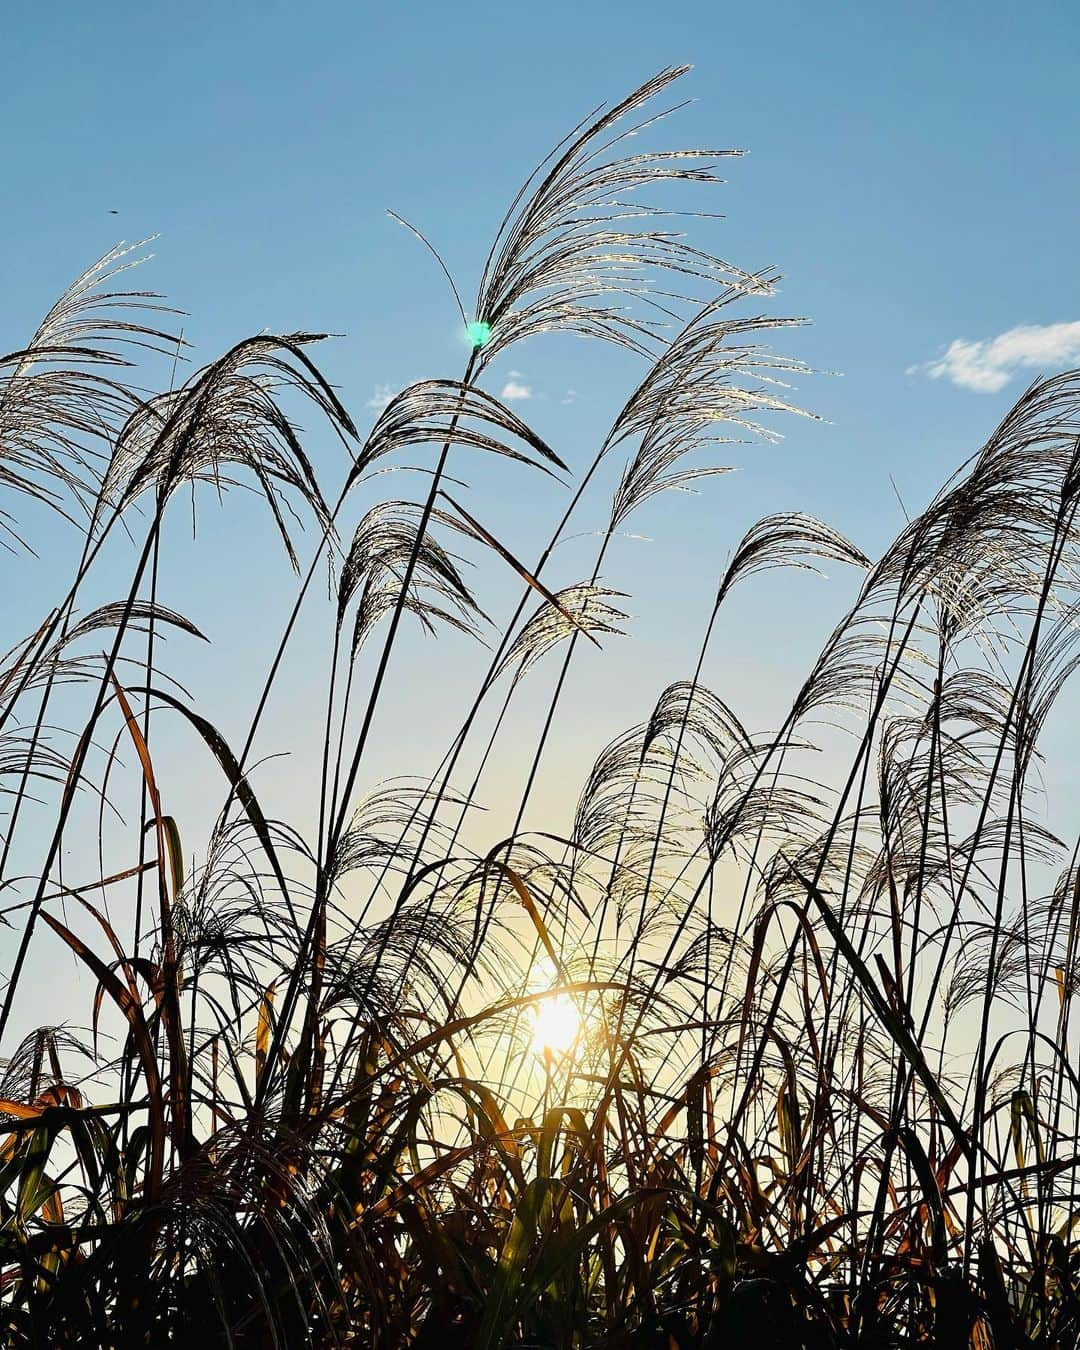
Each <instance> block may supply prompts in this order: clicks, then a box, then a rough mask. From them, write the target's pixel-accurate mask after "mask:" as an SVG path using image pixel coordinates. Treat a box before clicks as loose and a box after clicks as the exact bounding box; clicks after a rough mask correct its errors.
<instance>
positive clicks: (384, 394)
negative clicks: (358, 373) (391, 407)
mask: <svg viewBox="0 0 1080 1350" xmlns="http://www.w3.org/2000/svg"><path fill="white" fill-rule="evenodd" d="M397 392H398V391H397V389H396V388H395V386H394V385H392V384H377V385H376V386H375V391H374V393H373V394H372V395H371V397H370V398H369V399H368V401H367V407H369V408H374V409H375V411H376V412H382V411H383V409H384V408H385V407H386V406H387V404H389V403H390V402H391V400H392V399H393V397H394V395H395V394H396V393H397Z"/></svg>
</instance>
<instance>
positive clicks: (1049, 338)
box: [908, 321, 1080, 394]
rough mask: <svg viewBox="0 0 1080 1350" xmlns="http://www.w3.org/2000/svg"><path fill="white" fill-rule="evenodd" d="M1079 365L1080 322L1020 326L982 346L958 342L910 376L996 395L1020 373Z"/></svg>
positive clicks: (918, 367) (914, 367)
mask: <svg viewBox="0 0 1080 1350" xmlns="http://www.w3.org/2000/svg"><path fill="white" fill-rule="evenodd" d="M1078 361H1080V321H1076V322H1073V323H1047V324H1021V325H1020V326H1019V327H1017V328H1010V329H1008V330H1007V331H1006V332H1004V333H999V334H998V335H997V337H992V338H984V339H983V340H982V341H981V342H966V341H965V340H964V339H963V338H956V339H955V340H954V341H953V342H950V343H949V345H948V347H946V349H945V353H944V355H943V356H941V357H939V358H938V360H936V361H927V362H925V363H924V364H923V365H917V366H909V367H908V374H909V375H914V374H917V373H919V372H925V373H926V374H927V375H929V376H930V378H931V379H933V380H940V379H941V378H942V377H944V378H945V379H947V380H949V381H951V382H952V383H953V384H955V385H957V386H958V387H959V388H961V389H973V390H975V392H976V393H980V394H996V393H997V392H998V390H999V389H1004V387H1005V386H1006V385H1007V384H1008V383H1009V381H1010V380H1011V379H1012V377H1013V376H1014V375H1015V374H1016V373H1017V372H1018V371H1021V370H1060V369H1063V368H1064V367H1066V366H1070V365H1072V364H1073V363H1074V362H1078Z"/></svg>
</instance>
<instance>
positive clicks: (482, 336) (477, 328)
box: [465, 322, 491, 347]
mask: <svg viewBox="0 0 1080 1350" xmlns="http://www.w3.org/2000/svg"><path fill="white" fill-rule="evenodd" d="M465 333H466V335H467V336H468V339H469V344H470V345H471V346H473V347H483V346H485V345H486V344H487V340H488V338H490V337H491V324H489V323H480V322H476V323H470V324H466V325H465Z"/></svg>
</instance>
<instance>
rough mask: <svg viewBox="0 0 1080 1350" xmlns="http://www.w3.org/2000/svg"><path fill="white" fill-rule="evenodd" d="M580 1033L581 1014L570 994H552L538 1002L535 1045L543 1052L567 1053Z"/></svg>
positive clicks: (534, 1022)
mask: <svg viewBox="0 0 1080 1350" xmlns="http://www.w3.org/2000/svg"><path fill="white" fill-rule="evenodd" d="M580 1034H581V1014H580V1013H579V1012H578V1010H577V1008H576V1007H575V1006H574V1000H573V999H572V998H570V996H569V995H568V994H552V995H551V996H550V998H545V999H541V1001H540V1002H539V1003H537V1005H536V1012H535V1018H534V1021H533V1045H534V1046H535V1047H536V1049H537V1050H539V1051H540V1052H541V1053H542V1054H543V1053H545V1052H546V1053H547V1054H557V1055H565V1054H567V1053H568V1052H569V1051H570V1050H572V1049H573V1048H574V1044H575V1042H576V1041H577V1038H578V1036H579V1035H580Z"/></svg>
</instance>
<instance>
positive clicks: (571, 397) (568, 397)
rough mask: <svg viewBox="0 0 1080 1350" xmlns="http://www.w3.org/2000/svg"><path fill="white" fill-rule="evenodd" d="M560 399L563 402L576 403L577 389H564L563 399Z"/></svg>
mask: <svg viewBox="0 0 1080 1350" xmlns="http://www.w3.org/2000/svg"><path fill="white" fill-rule="evenodd" d="M562 401H563V403H576V402H577V390H576V389H568V390H567V391H566V393H565V394H564V396H563V400H562Z"/></svg>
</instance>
